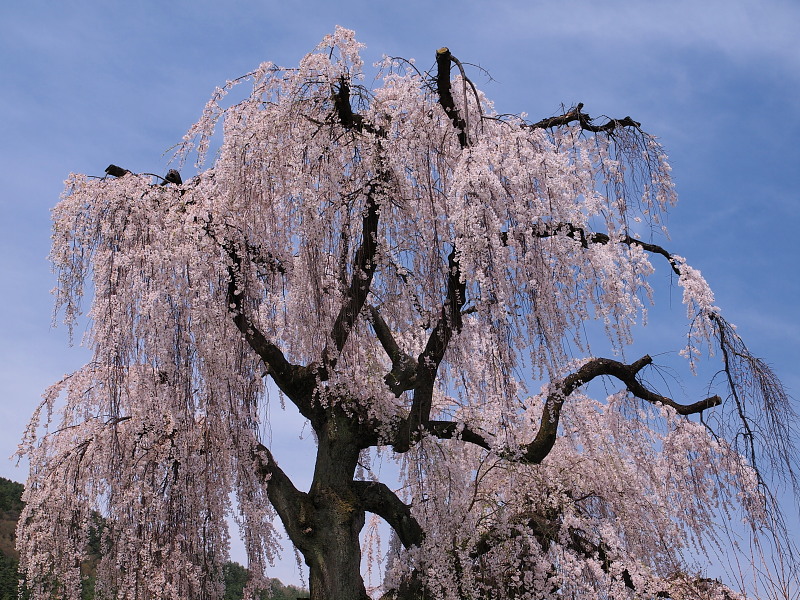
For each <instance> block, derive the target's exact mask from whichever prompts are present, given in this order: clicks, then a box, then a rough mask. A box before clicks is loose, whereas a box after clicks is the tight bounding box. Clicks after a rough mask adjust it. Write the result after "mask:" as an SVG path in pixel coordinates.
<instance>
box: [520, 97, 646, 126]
mask: <svg viewBox="0 0 800 600" xmlns="http://www.w3.org/2000/svg"><path fill="white" fill-rule="evenodd" d="M575 121H577V122H578V124H579V125H580V126H581V129H584V130H586V131H591V132H594V133H601V132H604V133H608V132H611V131H614V129H616V128H617V127H635V128H636V129H639V128H640V127H641V126H642V124H641V123H639V122H637V121H634V120H633V119H631V118H630V117H625V118H623V119H609V120H608V122H607V123H604V124H603V125H595V124H594V123H593V119H592V118H591V117H590V116H589V115H588V114H586V113H585V112H583V103H579V104H578V105H577V106H576V107H575V108H573V109H571V110H569V111H568V112H566V113H565V114H563V115H561V116H558V117H549V118H547V119H542V120H541V121H537V122H536V123H531V124H530V125H526V127H527V128H528V129H550V128H551V127H559V126H561V125H568V124H570V123H573V122H575Z"/></svg>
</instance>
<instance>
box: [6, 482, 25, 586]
mask: <svg viewBox="0 0 800 600" xmlns="http://www.w3.org/2000/svg"><path fill="white" fill-rule="evenodd" d="M23 489H25V488H24V487H23V486H22V484H21V483H17V482H16V481H11V480H10V479H6V478H4V477H0V600H16V598H17V581H19V572H18V570H17V567H18V565H19V561H18V558H19V554H18V553H17V549H16V547H15V541H16V533H15V532H16V529H17V519H19V514H20V512H22V507H23V506H24V504H23V503H22V490H23Z"/></svg>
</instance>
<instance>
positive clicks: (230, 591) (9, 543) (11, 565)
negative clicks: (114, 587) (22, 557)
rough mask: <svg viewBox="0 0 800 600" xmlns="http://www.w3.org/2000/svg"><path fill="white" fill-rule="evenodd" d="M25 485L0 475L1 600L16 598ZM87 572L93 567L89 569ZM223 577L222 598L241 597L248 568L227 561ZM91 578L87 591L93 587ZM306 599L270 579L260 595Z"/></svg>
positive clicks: (282, 599) (279, 599)
mask: <svg viewBox="0 0 800 600" xmlns="http://www.w3.org/2000/svg"><path fill="white" fill-rule="evenodd" d="M24 489H25V488H24V486H23V485H22V484H21V483H17V482H16V481H11V480H9V479H5V478H3V477H0V600H17V582H18V581H19V572H18V566H19V560H18V559H19V553H18V552H17V549H16V547H15V541H16V535H15V532H16V528H17V519H19V515H20V513H21V512H22V508H23V507H24V506H25V504H24V503H23V502H22V492H23V490H24ZM90 571H93V569H91V568H90ZM223 573H224V576H225V597H224V600H241V598H242V597H243V590H244V586H245V584H246V583H247V576H248V573H247V569H245V568H244V567H243V566H242V565H240V564H239V563H235V562H229V563H227V564H226V565H225V567H224V569H223ZM93 583H94V582H93V581H91V579H90V580H89V581H88V582H87V584H88V585H87V586H86V591H88V590H91V589H93V588H94V585H93ZM86 591H85V593H84V599H85V600H91V598H92V594H91V593H86ZM303 597H305V598H307V597H308V591H307V590H303V589H301V588H299V587H296V586H293V585H283V583H281V581H280V580H278V579H270V580H269V589H267V590H265V591H264V592H263V593H262V595H261V600H295V598H303Z"/></svg>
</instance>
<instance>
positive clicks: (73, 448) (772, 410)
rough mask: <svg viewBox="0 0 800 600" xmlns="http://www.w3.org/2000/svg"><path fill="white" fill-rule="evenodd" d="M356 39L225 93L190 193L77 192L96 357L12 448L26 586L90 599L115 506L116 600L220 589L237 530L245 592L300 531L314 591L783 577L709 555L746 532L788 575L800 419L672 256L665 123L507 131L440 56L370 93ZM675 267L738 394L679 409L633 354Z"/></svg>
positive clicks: (103, 569)
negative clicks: (725, 564) (286, 428)
mask: <svg viewBox="0 0 800 600" xmlns="http://www.w3.org/2000/svg"><path fill="white" fill-rule="evenodd" d="M361 47H362V46H361V44H359V43H357V42H356V41H355V39H354V36H353V32H351V31H348V30H346V29H342V28H337V29H336V31H335V32H334V33H333V34H332V35H330V36H327V37H326V38H325V39H324V40H323V41H322V43H321V44H320V45H319V46H318V47H317V48H316V50H315V51H314V52H312V53H310V54H308V55H307V56H306V57H305V58H303V60H302V61H301V62H300V64H299V66H298V67H296V68H281V67H277V66H275V65H273V64H271V63H265V64H262V65H261V66H260V67H259V68H258V69H257V70H255V71H254V72H252V73H250V74H249V75H247V76H245V77H243V78H240V79H238V80H235V81H232V82H229V83H227V84H226V85H225V86H224V87H222V88H219V89H217V90H216V92H215V94H214V95H213V97H212V98H211V100H210V101H209V103H208V104H207V106H206V108H205V110H204V112H203V115H202V117H201V118H200V120H199V121H198V122H197V123H196V124H195V125H194V126H193V127H192V128H191V129H190V131H189V132H188V134H187V135H186V137H185V139H184V142H183V144H182V145H181V146H180V151H179V159H180V160H185V159H186V158H187V157H188V156H190V155H191V156H196V157H197V159H198V165H209V164H210V166H202V167H201V169H200V170H199V172H198V174H197V175H196V176H194V177H191V178H187V180H186V181H182V180H181V178H180V176H179V175H178V174H177V172H171V173H170V175H169V176H168V177H166V178H165V179H164V180H163V181H160V180H155V181H154V178H153V177H152V176H150V175H147V174H136V173H133V172H130V171H128V170H126V169H123V168H119V167H114V166H113V165H112V166H111V167H109V170H108V175H106V176H104V177H90V176H86V175H71V176H70V178H69V180H68V181H67V183H66V189H65V191H64V193H63V196H62V198H61V201H60V202H59V204H58V205H57V206H56V208H55V209H54V211H53V220H54V226H53V227H54V228H53V246H52V253H51V260H52V262H53V265H54V269H55V272H56V273H57V277H58V283H57V287H56V291H55V294H56V311H57V314H58V315H62V316H63V318H64V320H65V321H66V323H67V324H68V325H69V326H70V327H72V326H74V325H75V324H76V323H77V322H78V321H77V320H78V319H79V318H80V316H81V314H83V313H82V300H83V297H84V295H90V296H91V303H90V305H89V306H88V310H87V312H86V316H87V317H88V322H89V327H88V330H87V334H86V337H85V341H84V343H85V344H87V345H88V346H89V347H90V348H91V350H92V352H93V355H92V359H91V361H90V362H89V363H88V364H86V366H84V367H82V368H81V369H79V370H78V371H76V372H74V373H72V374H70V375H68V376H66V377H65V378H64V379H63V380H61V381H59V382H58V383H56V384H55V385H53V386H52V387H51V388H49V390H48V391H47V392H46V394H45V396H44V400H43V402H42V404H41V405H40V407H39V408H38V410H37V411H36V413H35V414H34V416H33V419H32V421H31V425H30V426H29V429H28V431H27V433H26V435H25V438H24V440H23V444H22V446H21V450H20V453H21V455H22V456H26V457H27V458H28V459H29V460H30V466H31V474H30V479H29V481H28V485H27V490H26V497H25V501H26V502H27V506H26V509H25V513H24V514H23V517H22V518H21V520H20V526H19V532H18V539H19V550H20V553H21V561H22V568H23V569H24V573H25V576H26V580H27V586H28V587H29V589H30V592H31V594H32V596H31V597H32V598H35V599H44V598H52V597H63V598H69V599H72V600H77V599H78V598H80V592H81V577H82V575H81V563H82V561H83V560H84V558H85V556H86V553H87V543H88V541H89V538H90V536H92V535H97V523H98V522H99V519H100V520H102V523H103V527H102V540H101V547H102V550H103V558H102V560H101V562H100V564H99V566H98V568H97V579H96V588H95V589H96V593H97V595H98V597H103V598H118V599H120V600H123V599H134V598H135V599H150V598H220V597H221V596H222V592H223V589H222V565H223V564H224V563H225V561H226V560H227V559H228V552H229V528H228V521H227V520H228V519H229V518H234V519H236V520H237V521H238V524H239V526H240V528H241V531H242V535H243V538H244V543H245V547H246V551H247V557H248V560H249V564H250V569H251V573H252V576H251V581H250V584H249V589H250V591H251V592H253V593H254V592H256V591H257V589H258V588H259V585H262V584H263V582H264V581H265V579H263V577H264V571H265V569H268V567H269V564H270V562H271V561H272V560H273V559H274V557H275V552H276V548H277V546H278V544H279V542H280V541H281V540H282V539H284V537H287V538H288V540H289V543H290V544H291V545H292V546H293V547H294V548H295V549H296V550H297V551H298V553H299V555H300V556H302V559H303V560H304V561H305V563H306V565H307V566H308V570H309V571H308V573H309V575H308V576H309V584H310V588H311V597H312V598H315V599H317V600H321V599H323V598H325V599H331V600H362V599H365V598H368V597H370V596H372V597H379V596H382V597H384V598H387V599H396V600H411V599H421V598H431V599H437V600H455V599H480V598H520V599H523V598H524V599H547V598H552V599H562V598H581V599H596V598H597V599H599V598H656V597H658V598H672V599H675V600H679V599H688V598H717V599H723V598H740V597H742V596H741V593H742V592H743V590H742V588H743V587H744V586H753V585H755V586H756V588H757V587H758V586H759V585H761V586H762V588H763V586H764V583H763V581H762V582H761V583H759V580H758V577H757V576H756V578H755V579H752V578H751V579H747V580H745V579H744V578H742V579H741V580H740V579H739V578H738V577H737V575H736V573H734V574H733V575H732V576H731V578H730V579H731V580H730V581H726V582H722V581H719V580H717V579H712V578H710V577H706V576H704V575H703V574H702V573H698V571H697V570H696V568H695V566H696V565H697V564H699V563H698V562H697V561H698V560H702V559H704V558H705V559H707V560H711V561H714V560H715V558H714V557H718V556H724V555H726V554H727V553H729V552H730V553H735V552H737V550H736V548H735V547H733V546H732V545H731V540H732V536H730V535H728V533H727V529H726V523H728V521H729V520H741V521H743V526H742V531H743V532H744V533H743V534H742V535H743V536H744V537H743V538H742V539H744V540H748V539H749V542H747V541H746V542H744V543H743V544H742V547H743V548H744V549H745V550H746V552H742V553H741V555H742V556H743V558H742V561H743V562H742V564H748V565H751V566H753V571H754V572H755V573H756V575H758V573H759V572H763V569H762V567H761V566H759V565H760V563H759V561H760V560H761V559H760V558H759V556H762V557H763V558H764V559H765V560H776V559H775V557H776V556H777V557H778V558H777V560H778V561H779V562H780V564H782V565H789V566H791V565H793V564H795V563H793V562H792V560H793V559H792V553H791V544H790V541H789V539H788V537H786V536H785V535H783V534H785V530H784V529H782V527H783V525H782V520H781V517H780V512H779V511H778V509H777V505H776V503H775V499H774V495H773V493H772V492H771V491H770V489H771V488H770V487H769V486H771V485H772V484H773V483H774V482H775V481H776V480H775V474H777V475H778V476H783V477H785V478H786V481H788V482H789V483H790V484H791V483H792V482H793V475H792V461H793V460H794V457H795V454H794V449H793V446H792V435H793V434H792V429H791V423H792V418H793V415H792V411H791V408H790V403H789V400H788V399H787V396H786V393H785V391H784V390H783V388H782V387H781V385H780V383H779V382H778V381H777V379H776V378H775V376H774V375H773V373H772V372H771V371H770V370H769V368H768V367H767V366H766V365H765V364H764V363H763V362H762V361H761V360H759V359H757V358H755V357H754V356H753V355H752V354H751V353H750V352H749V351H748V350H747V348H746V346H745V345H744V343H743V342H742V340H741V339H740V338H739V336H738V335H737V333H736V331H735V329H734V328H733V326H731V325H730V324H729V323H728V322H727V321H726V320H725V319H724V318H723V317H722V315H721V312H720V310H719V309H718V308H717V307H716V306H715V305H714V297H713V294H712V292H711V290H710V288H709V286H708V285H707V283H706V282H705V280H704V279H703V277H702V276H701V274H700V272H699V271H698V270H696V269H694V268H692V267H691V266H689V265H688V264H687V262H686V261H685V260H684V259H683V258H682V257H680V256H678V255H677V254H674V253H673V252H672V251H671V250H668V249H666V248H665V247H664V246H663V245H660V244H665V243H666V242H663V241H662V242H659V239H658V237H659V236H662V233H661V230H662V229H663V227H662V223H663V217H664V213H665V211H666V210H667V209H668V208H669V207H670V205H672V204H673V203H674V201H675V192H674V188H673V184H672V182H671V179H670V168H669V166H668V164H667V162H666V158H665V155H664V152H663V150H662V148H661V147H660V146H659V144H658V142H657V141H656V140H655V138H654V137H653V136H651V135H649V134H647V133H645V132H644V131H643V130H642V128H641V126H640V124H639V123H638V122H636V121H634V120H633V119H632V118H630V117H625V118H622V119H606V118H602V119H592V118H591V117H590V116H589V115H588V114H587V113H586V112H584V110H583V105H582V104H578V105H577V106H574V107H572V108H570V109H568V110H565V111H564V112H563V114H560V115H557V116H554V117H550V118H546V119H543V120H540V121H537V122H533V121H530V120H527V119H525V118H523V117H520V116H509V115H503V114H500V113H498V112H497V111H496V110H495V109H494V107H493V105H492V103H491V102H490V101H489V100H488V99H487V98H486V97H485V96H484V95H483V94H482V92H481V91H480V90H478V89H477V88H476V86H475V85H474V84H473V82H472V80H471V79H470V78H469V73H468V71H467V70H466V69H465V67H464V65H463V64H462V63H461V62H460V61H459V60H458V59H457V58H456V57H455V56H453V54H451V52H450V50H448V49H447V48H441V49H439V50H438V51H437V52H436V62H435V64H434V66H433V67H432V69H431V70H430V71H428V72H421V71H419V70H418V69H417V68H416V67H415V66H414V63H413V61H406V60H402V59H393V58H387V59H385V60H384V61H383V62H382V63H381V64H380V66H379V68H380V75H379V77H378V79H376V81H378V82H379V83H378V84H377V85H376V86H374V88H372V89H370V88H368V87H367V86H366V85H365V84H364V83H363V81H364V79H365V78H364V74H363V70H362V59H361V58H360V56H359V52H360V50H361ZM243 82H249V83H251V84H252V91H251V92H250V93H249V95H246V94H245V96H246V97H244V99H242V100H240V101H237V102H227V103H226V101H225V97H226V95H227V94H228V92H229V91H230V90H231V89H232V88H234V87H235V86H237V85H239V84H241V83H243ZM220 130H221V134H222V135H221V142H220V143H219V148H218V150H216V151H215V152H214V158H213V160H210V161H206V160H205V157H206V154H207V153H208V151H209V148H210V147H212V145H214V144H212V141H213V140H212V136H213V135H214V134H215V132H219V131H220ZM214 139H215V140H216V139H217V138H214ZM653 232H656V233H653ZM664 239H666V238H665V237H664ZM657 263H658V264H661V265H663V266H664V267H665V269H664V270H665V271H667V272H668V275H667V278H669V277H672V278H674V279H675V280H677V283H678V284H679V285H680V286H681V288H682V290H683V303H684V304H685V308H686V311H688V317H689V318H688V321H687V324H686V325H685V327H686V331H687V337H686V340H687V342H686V347H685V348H684V349H683V351H682V353H683V354H684V355H685V358H686V360H687V362H686V364H687V372H690V371H691V366H692V365H693V364H694V362H695V361H697V360H699V359H700V358H702V356H705V355H706V354H707V353H708V352H709V351H713V350H714V349H717V352H716V354H715V356H716V359H715V360H720V361H721V366H720V377H721V378H722V380H723V382H724V383H725V384H726V390H727V391H726V392H725V393H722V395H711V396H709V397H702V395H701V397H684V398H673V397H670V396H669V395H665V394H667V393H668V390H661V391H659V390H658V389H657V386H654V385H653V384H652V383H651V381H652V380H657V379H658V378H656V377H652V376H651V377H650V378H648V374H651V375H652V374H653V373H655V371H654V369H655V368H656V367H655V365H654V361H653V359H652V358H651V357H650V356H647V355H645V356H641V357H639V358H636V359H635V360H632V361H630V360H628V359H626V358H625V354H626V353H625V352H624V350H625V348H626V347H628V346H629V344H630V343H631V342H632V334H633V330H634V326H636V325H637V323H640V322H641V321H642V320H643V319H644V317H645V315H646V311H647V309H648V307H649V305H650V303H651V302H652V300H653V296H654V293H653V289H652V288H651V284H650V282H651V281H652V280H653V277H652V276H653V274H654V272H655V265H656V264H657ZM661 273H662V274H663V273H664V271H661ZM587 332H589V333H587ZM596 333H599V334H600V337H601V338H602V340H603V342H599V341H598V339H597V336H596V335H595V334H596ZM589 338H592V339H589ZM590 342H591V344H590ZM598 347H602V348H605V349H606V351H605V352H604V353H602V354H601V355H596V354H595V353H594V351H595V350H596V349H597V348H598ZM701 355H702V356H701ZM592 382H601V383H602V385H597V383H595V384H592ZM598 391H599V392H600V393H599V394H598V393H596V392H598ZM270 394H272V395H273V396H277V395H280V398H281V401H285V402H286V403H291V404H293V405H294V406H295V407H296V408H297V410H298V411H299V413H300V414H301V415H302V416H303V417H304V418H305V419H306V420H307V423H308V424H309V426H310V428H311V429H312V430H313V433H314V439H315V442H316V458H315V462H314V464H313V465H311V464H309V469H311V468H313V480H312V483H311V485H310V487H309V488H308V489H298V487H297V486H296V485H295V483H293V482H292V480H291V479H290V478H289V476H287V474H286V473H285V472H284V471H283V470H282V469H281V466H280V463H281V456H280V455H279V452H278V450H277V449H276V448H271V447H270V446H269V444H268V443H267V441H266V440H265V436H264V435H263V432H264V430H265V427H266V426H267V425H268V424H267V423H265V422H264V418H265V417H264V414H265V412H264V405H265V403H266V402H267V401H268V398H269V396H270ZM376 460H383V461H394V462H396V464H397V470H398V471H399V473H400V476H399V479H397V480H395V479H390V480H387V481H381V480H380V478H379V477H378V475H377V470H375V469H371V468H370V466H371V465H373V464H374V463H375V461H376ZM778 482H779V481H778ZM368 514H369V515H372V516H370V517H369V518H370V519H380V520H382V521H383V522H385V523H386V525H387V526H388V529H389V530H390V531H391V533H392V540H391V543H390V544H389V547H390V548H389V553H388V556H387V555H386V554H385V551H384V554H383V555H381V554H380V553H378V552H376V551H375V548H373V547H372V546H371V545H370V542H369V540H366V541H365V537H364V532H365V523H366V522H367V515H368ZM278 523H280V525H281V526H282V527H280V526H277V524H278ZM737 535H738V534H737ZM284 543H286V542H285V539H284ZM747 543H749V544H750V545H749V546H747V545H746V544H747ZM370 560H374V561H377V562H378V563H380V565H378V566H380V568H381V569H382V571H381V576H380V577H379V578H372V579H370V578H368V577H366V575H365V572H366V571H367V570H368V569H369V568H372V567H375V566H376V565H372V567H370V565H368V564H367V563H368V562H369V561H370ZM748 582H749V583H748Z"/></svg>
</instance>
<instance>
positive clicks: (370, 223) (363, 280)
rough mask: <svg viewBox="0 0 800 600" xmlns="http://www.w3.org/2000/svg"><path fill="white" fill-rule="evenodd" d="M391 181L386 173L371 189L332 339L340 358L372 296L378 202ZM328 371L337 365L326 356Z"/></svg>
mask: <svg viewBox="0 0 800 600" xmlns="http://www.w3.org/2000/svg"><path fill="white" fill-rule="evenodd" d="M387 180H388V174H387V173H385V172H384V173H382V174H380V175H379V176H378V178H377V180H376V181H373V182H372V183H370V185H369V187H368V189H367V208H366V212H365V214H364V217H363V219H362V225H361V245H360V246H359V247H358V250H356V254H355V257H354V259H353V273H352V279H351V281H350V286H349V287H348V289H347V292H346V294H345V298H344V301H343V303H342V307H341V309H340V310H339V314H338V315H337V316H336V321H335V322H334V324H333V331H332V332H331V337H332V338H333V343H334V345H335V347H336V353H337V355H338V354H339V353H341V351H342V349H343V348H344V345H345V344H346V343H347V338H348V336H349V334H350V331H351V330H352V329H353V325H354V324H355V322H356V319H357V318H358V315H359V314H360V313H361V310H362V309H363V308H364V303H365V302H366V301H367V296H368V295H369V291H370V285H371V283H372V277H373V275H374V274H375V267H376V263H375V253H376V252H377V249H378V239H377V238H378V216H379V209H380V204H379V203H378V200H377V199H376V195H378V194H379V193H380V191H381V189H382V187H383V185H384V184H385V183H386V181H387ZM326 363H327V364H326V365H325V366H326V367H332V366H334V365H335V363H336V357H333V356H326Z"/></svg>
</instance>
